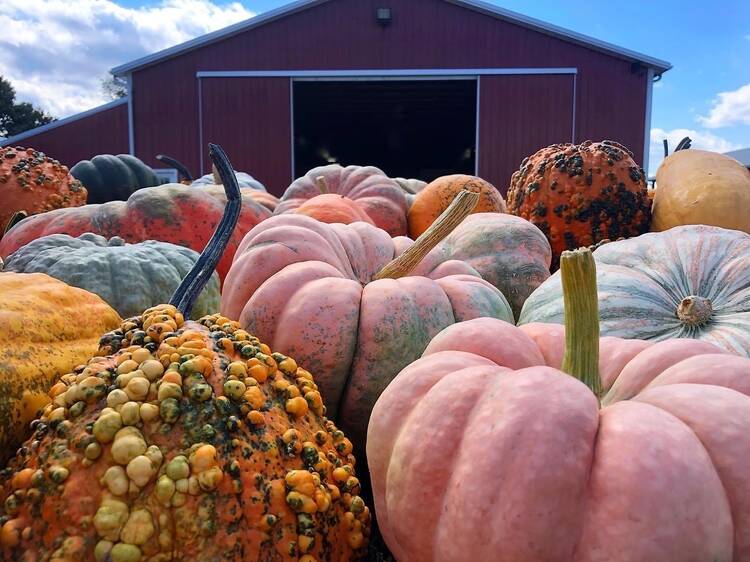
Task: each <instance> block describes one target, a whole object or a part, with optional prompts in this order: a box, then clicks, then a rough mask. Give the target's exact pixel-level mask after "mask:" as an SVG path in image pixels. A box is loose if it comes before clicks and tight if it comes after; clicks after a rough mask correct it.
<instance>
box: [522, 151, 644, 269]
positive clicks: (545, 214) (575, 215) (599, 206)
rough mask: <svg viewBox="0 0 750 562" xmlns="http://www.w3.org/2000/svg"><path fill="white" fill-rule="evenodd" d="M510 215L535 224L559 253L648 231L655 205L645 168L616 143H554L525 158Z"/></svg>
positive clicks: (554, 265)
mask: <svg viewBox="0 0 750 562" xmlns="http://www.w3.org/2000/svg"><path fill="white" fill-rule="evenodd" d="M508 212H510V213H512V214H514V215H518V216H519V217H523V218H525V219H526V220H528V221H531V222H532V223H533V224H535V225H536V226H537V227H539V229H540V230H541V231H542V232H544V234H545V235H546V236H547V238H548V239H549V241H550V245H551V246H552V270H553V271H555V270H556V269H557V268H558V265H559V260H560V254H561V253H562V252H563V251H564V250H573V249H576V248H579V247H581V246H591V245H593V244H596V243H597V242H601V241H602V240H605V239H610V240H615V239H617V238H623V237H624V238H629V237H631V236H638V235H639V234H643V233H644V232H647V231H648V229H649V224H650V221H651V202H650V199H649V197H648V195H647V186H646V177H645V174H644V172H643V169H642V168H641V167H640V166H638V164H636V162H635V161H634V160H633V153H632V152H630V151H629V150H628V149H627V148H625V147H624V146H622V145H621V144H618V143H616V142H614V141H608V140H605V141H601V142H592V141H586V142H584V143H582V144H579V145H575V144H553V145H551V146H548V147H546V148H543V149H541V150H539V151H538V152H536V153H535V154H533V155H531V156H529V157H528V158H526V159H524V161H523V163H522V164H521V167H520V169H519V170H518V171H516V172H515V173H514V174H513V177H512V178H511V182H510V188H509V189H508Z"/></svg>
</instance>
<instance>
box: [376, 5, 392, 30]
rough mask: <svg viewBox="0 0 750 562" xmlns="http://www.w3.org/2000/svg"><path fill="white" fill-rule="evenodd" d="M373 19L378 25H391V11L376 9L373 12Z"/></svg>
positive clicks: (388, 9)
mask: <svg viewBox="0 0 750 562" xmlns="http://www.w3.org/2000/svg"><path fill="white" fill-rule="evenodd" d="M375 18H376V19H377V20H378V24H379V25H382V26H383V27H385V26H386V25H389V24H390V23H391V9H390V8H378V9H377V10H375Z"/></svg>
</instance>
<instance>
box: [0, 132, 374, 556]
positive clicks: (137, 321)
mask: <svg viewBox="0 0 750 562" xmlns="http://www.w3.org/2000/svg"><path fill="white" fill-rule="evenodd" d="M217 153H218V154H219V156H218V157H217V158H219V157H222V155H223V153H222V152H220V149H219V148H218V147H216V146H214V145H212V146H211V154H212V157H216V156H215V155H216V154H217ZM217 165H220V166H219V169H220V171H221V173H222V177H225V179H226V181H227V182H228V186H229V187H228V189H227V194H228V203H227V208H226V212H225V214H224V216H223V218H222V221H221V225H220V227H219V229H218V230H217V232H216V233H215V234H214V236H213V237H212V239H211V241H210V242H209V244H208V245H207V247H206V249H205V251H204V253H203V254H202V255H201V258H200V260H199V262H198V264H197V265H196V267H195V268H194V269H193V270H192V271H191V273H190V274H189V275H188V276H187V277H186V278H185V280H184V281H183V283H182V284H181V285H180V287H179V288H178V289H177V291H175V294H174V295H173V297H172V300H171V302H170V304H164V305H159V306H156V307H153V308H151V309H148V310H146V311H145V312H144V313H143V314H142V315H140V316H137V317H133V318H129V319H127V320H125V322H124V323H123V324H122V325H121V326H120V328H119V329H117V330H115V331H113V332H110V333H109V334H107V335H105V336H104V337H103V338H102V340H101V347H100V351H99V355H98V356H97V357H93V358H92V359H91V360H90V361H89V362H88V364H86V365H83V366H81V367H80V368H77V369H75V370H74V371H73V372H72V373H69V374H67V375H65V376H64V377H63V378H62V380H61V381H60V383H59V384H58V385H56V386H55V387H53V388H52V390H51V391H50V396H51V398H52V400H53V402H52V404H50V405H49V406H48V407H46V408H45V410H44V414H43V416H42V417H41V418H40V419H39V420H38V421H36V422H35V423H34V424H33V429H34V435H33V436H32V438H31V439H30V440H29V441H27V443H26V445H25V446H24V447H23V448H22V449H21V450H20V451H19V453H18V455H17V456H16V457H15V458H14V459H13V460H12V461H11V463H10V464H9V465H8V467H7V468H6V469H5V470H3V471H2V473H0V490H1V491H0V500H1V501H2V503H0V521H2V528H1V529H0V549H1V550H0V552H2V557H3V559H19V558H21V557H26V558H28V557H33V558H34V559H39V560H98V561H100V560H107V561H111V562H137V561H141V560H143V561H145V560H151V561H177V560H201V561H206V562H213V561H217V562H218V561H219V560H221V561H237V562H240V561H243V562H244V561H249V560H257V561H271V560H273V561H288V562H291V561H298V562H323V561H328V560H331V561H336V562H344V561H348V560H353V559H355V558H357V557H359V556H360V555H361V554H362V553H363V552H364V549H365V547H366V544H367V536H368V534H369V521H370V512H369V510H368V508H367V507H366V506H365V504H364V502H363V501H362V498H361V497H360V496H359V495H358V493H359V488H360V485H359V481H358V479H357V477H356V474H355V469H354V465H355V459H354V456H353V455H352V446H351V443H350V442H349V440H348V439H347V438H346V437H345V436H344V434H343V433H342V432H341V431H339V430H338V429H337V428H336V426H335V425H334V424H333V423H332V422H330V421H328V420H327V419H326V418H325V417H324V413H325V409H324V406H323V402H322V397H321V396H320V392H319V391H318V389H317V386H316V384H315V382H314V380H313V377H312V375H311V374H310V373H309V372H308V371H306V370H305V369H304V368H302V367H300V366H298V365H297V363H296V362H295V361H294V359H292V358H291V357H288V356H286V355H282V354H279V353H273V352H272V351H271V349H269V348H268V346H266V345H265V344H263V343H261V342H260V341H259V340H258V339H257V338H255V337H254V336H252V335H250V334H249V333H247V332H246V331H244V330H242V329H240V327H239V324H238V323H237V322H234V321H230V320H229V319H227V318H225V317H222V316H220V315H218V314H215V315H212V316H207V317H204V318H202V319H201V320H200V321H199V322H190V321H186V320H185V314H186V311H188V310H190V308H191V306H192V303H193V302H194V299H195V298H196V296H197V293H198V292H199V291H200V290H201V288H202V286H203V284H204V283H205V281H206V280H207V279H208V277H209V275H210V273H211V271H212V270H213V268H214V266H215V264H216V263H217V261H218V260H219V257H220V256H221V254H222V252H223V249H224V248H223V246H224V245H225V244H226V242H227V240H228V239H229V238H230V232H231V229H232V228H233V227H234V225H235V223H236V221H237V217H238V215H239V212H240V192H239V188H238V186H237V184H236V182H235V181H234V180H233V177H231V176H230V171H231V166H230V164H229V163H228V161H226V159H225V157H223V159H222V160H218V162H217Z"/></svg>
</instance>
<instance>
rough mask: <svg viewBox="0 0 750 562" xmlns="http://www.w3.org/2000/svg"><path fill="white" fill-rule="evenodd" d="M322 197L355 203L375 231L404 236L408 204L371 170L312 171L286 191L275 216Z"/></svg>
mask: <svg viewBox="0 0 750 562" xmlns="http://www.w3.org/2000/svg"><path fill="white" fill-rule="evenodd" d="M321 193H335V194H338V195H341V196H343V197H346V198H347V199H350V200H351V201H352V202H353V203H356V207H357V208H358V209H361V211H363V212H365V213H367V215H368V216H369V217H370V219H372V222H373V223H374V224H375V226H377V227H378V228H382V229H383V230H385V231H386V232H387V233H388V234H390V235H391V236H405V235H406V232H407V223H406V215H407V212H408V203H407V201H406V195H405V193H404V190H403V189H401V186H399V184H398V183H396V182H395V181H394V180H392V179H391V178H389V177H388V176H386V175H385V173H384V172H383V171H382V170H379V169H378V168H375V167H374V166H347V167H345V168H344V167H342V166H339V165H338V164H330V165H328V166H319V167H317V168H313V169H312V170H310V171H309V172H307V174H305V175H304V176H302V177H300V178H297V179H296V180H294V182H292V184H291V185H290V186H289V187H288V188H287V189H286V191H285V192H284V195H283V197H282V198H281V202H280V203H279V204H278V206H277V207H276V210H275V211H274V214H276V215H281V214H283V213H288V212H290V211H294V210H296V209H297V208H298V207H300V206H301V205H302V204H303V203H305V201H307V200H309V199H312V198H313V197H316V196H318V195H320V194H321Z"/></svg>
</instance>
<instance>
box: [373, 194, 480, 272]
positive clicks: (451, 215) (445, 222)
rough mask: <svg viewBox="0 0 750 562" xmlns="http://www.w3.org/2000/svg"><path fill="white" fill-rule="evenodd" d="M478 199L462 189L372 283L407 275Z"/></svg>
mask: <svg viewBox="0 0 750 562" xmlns="http://www.w3.org/2000/svg"><path fill="white" fill-rule="evenodd" d="M479 197H480V194H479V191H476V192H475V191H469V190H468V189H462V190H461V192H460V193H459V194H458V195H456V197H454V199H453V201H451V204H450V205H448V208H447V209H446V210H445V211H443V212H442V214H441V215H440V216H439V217H438V218H437V219H436V220H435V222H433V223H432V224H431V225H430V227H429V228H428V229H427V230H425V231H424V232H423V233H422V234H421V235H420V236H419V238H417V239H416V240H415V241H414V244H413V245H412V246H411V247H410V248H408V249H407V250H406V251H405V252H404V253H403V254H401V255H400V256H399V257H397V258H396V259H395V260H393V261H392V262H390V263H387V264H386V265H385V266H383V269H381V270H380V271H379V272H378V273H377V274H376V275H375V276H374V277H373V281H375V280H377V279H398V278H399V277H405V276H406V275H409V273H411V271H412V270H413V269H414V268H415V267H417V265H419V262H421V261H422V259H423V258H424V257H425V256H426V255H427V254H428V253H429V252H430V250H432V249H433V248H434V247H435V246H437V245H438V244H439V243H440V242H441V241H442V240H443V238H445V237H446V236H448V235H449V234H450V233H451V232H453V230H454V229H455V228H456V227H457V226H458V225H459V224H461V221H463V220H464V219H465V218H466V217H467V216H468V215H469V214H470V213H471V212H472V211H473V210H474V207H476V206H477V203H478V202H479Z"/></svg>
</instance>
